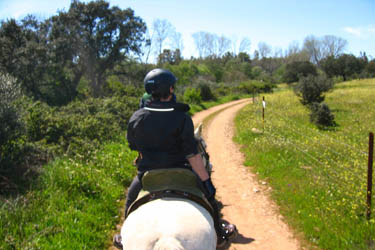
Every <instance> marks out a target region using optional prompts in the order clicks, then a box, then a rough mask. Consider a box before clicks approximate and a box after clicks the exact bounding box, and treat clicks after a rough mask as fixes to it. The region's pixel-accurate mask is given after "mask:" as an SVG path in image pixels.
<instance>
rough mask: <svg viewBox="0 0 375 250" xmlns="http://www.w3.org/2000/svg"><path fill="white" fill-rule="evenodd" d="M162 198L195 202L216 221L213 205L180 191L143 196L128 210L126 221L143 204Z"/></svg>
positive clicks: (152, 193) (164, 191) (163, 191)
mask: <svg viewBox="0 0 375 250" xmlns="http://www.w3.org/2000/svg"><path fill="white" fill-rule="evenodd" d="M161 198H182V199H188V200H191V201H194V202H195V203H197V204H198V205H201V206H202V207H203V208H205V209H206V210H207V211H208V212H209V213H210V214H211V217H212V218H213V220H216V216H214V211H213V208H212V207H211V205H210V204H209V203H208V202H206V201H205V200H204V199H202V198H201V197H199V196H197V195H194V194H191V193H187V192H182V191H178V190H161V191H155V192H151V193H149V194H147V195H145V196H143V197H142V198H140V199H138V200H136V201H135V202H134V203H133V204H132V205H131V206H130V207H129V209H128V211H127V213H126V215H125V219H126V218H127V217H128V216H129V214H130V213H131V212H133V211H134V210H136V209H137V208H139V207H140V206H142V205H143V204H145V203H147V202H149V201H152V200H156V199H161Z"/></svg>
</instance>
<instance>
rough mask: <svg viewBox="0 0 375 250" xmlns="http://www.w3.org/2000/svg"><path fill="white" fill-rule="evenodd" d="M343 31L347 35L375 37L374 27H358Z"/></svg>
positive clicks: (346, 28)
mask: <svg viewBox="0 0 375 250" xmlns="http://www.w3.org/2000/svg"><path fill="white" fill-rule="evenodd" d="M343 30H344V31H345V32H347V33H349V34H352V35H354V36H358V37H369V36H375V25H367V26H360V27H344V28H343Z"/></svg>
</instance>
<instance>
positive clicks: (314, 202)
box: [235, 79, 375, 249]
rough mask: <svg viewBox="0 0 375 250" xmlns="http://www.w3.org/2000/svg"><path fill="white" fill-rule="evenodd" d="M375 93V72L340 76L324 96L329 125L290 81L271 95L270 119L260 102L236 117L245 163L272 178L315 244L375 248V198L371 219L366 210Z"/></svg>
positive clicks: (294, 222)
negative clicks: (320, 123) (317, 118)
mask: <svg viewBox="0 0 375 250" xmlns="http://www.w3.org/2000/svg"><path fill="white" fill-rule="evenodd" d="M374 96H375V79H367V80H360V81H351V82H345V83H340V84H337V85H336V86H335V88H334V90H333V91H332V92H330V93H327V94H326V100H325V102H326V103H327V104H328V106H329V107H330V108H331V110H332V111H333V114H334V115H335V121H336V123H337V124H338V126H337V127H335V128H333V129H328V130H319V129H317V128H316V127H315V126H314V125H312V124H311V123H310V122H309V111H308V109H307V108H305V107H304V106H302V105H301V104H300V102H299V100H298V98H297V97H296V96H295V95H294V93H293V91H291V90H287V89H285V90H281V91H276V92H275V93H274V94H271V95H265V99H266V102H267V105H266V109H265V122H264V125H263V121H262V106H261V103H260V102H258V103H256V104H254V105H249V106H247V107H246V108H245V109H243V110H242V111H241V112H240V113H239V115H238V116H237V118H236V121H235V122H236V127H237V136H236V138H235V140H236V141H237V142H238V143H240V144H242V145H243V147H242V150H243V152H244V153H245V155H246V163H245V164H246V165H247V166H249V167H251V168H252V169H253V171H254V172H256V173H258V176H259V178H260V179H265V180H267V182H268V183H269V184H270V185H271V186H272V188H273V192H272V196H273V198H274V199H275V200H276V202H277V203H278V204H279V206H280V212H281V213H282V214H283V215H284V217H285V218H286V219H287V221H288V223H289V224H290V225H291V226H292V227H293V228H295V230H296V231H299V232H303V234H304V235H305V237H306V239H307V240H308V241H309V242H310V243H311V245H310V247H311V246H314V245H315V246H318V247H320V248H322V249H375V219H374V217H375V209H374V206H373V209H372V219H371V220H367V219H366V216H365V213H366V185H367V161H368V159H367V152H368V134H369V132H370V131H374V130H375V102H374ZM263 126H264V127H263ZM254 128H255V129H257V130H258V131H259V130H260V131H262V133H254V132H253V131H255V130H254ZM373 201H374V199H373Z"/></svg>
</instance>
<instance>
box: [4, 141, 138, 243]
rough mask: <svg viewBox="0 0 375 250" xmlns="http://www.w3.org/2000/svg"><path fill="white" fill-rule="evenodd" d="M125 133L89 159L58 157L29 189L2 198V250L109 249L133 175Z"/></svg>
mask: <svg viewBox="0 0 375 250" xmlns="http://www.w3.org/2000/svg"><path fill="white" fill-rule="evenodd" d="M122 138H123V139H122V141H119V142H112V143H107V144H106V145H103V147H102V148H101V149H99V150H98V151H97V152H95V153H93V157H92V158H91V159H90V160H86V161H82V160H79V159H76V160H73V159H66V158H65V159H57V160H55V161H54V162H52V163H50V164H48V165H46V166H44V169H43V171H42V174H41V175H40V176H39V179H38V180H36V181H35V184H34V187H33V188H32V189H31V190H29V192H28V193H27V194H25V195H24V196H19V197H18V198H16V199H15V198H8V199H5V198H3V199H2V200H0V204H1V205H0V249H105V248H107V247H108V244H109V242H111V241H110V237H111V234H112V232H113V231H114V230H115V229H116V224H117V223H118V222H120V216H119V209H120V207H123V206H124V203H123V201H121V200H123V199H124V197H125V187H126V186H128V185H129V183H130V181H131V180H132V177H133V175H134V174H135V168H134V167H133V166H132V165H131V163H132V161H133V159H134V158H135V156H136V155H135V154H134V152H130V150H129V148H128V147H127V145H126V142H125V136H124V135H123V136H122Z"/></svg>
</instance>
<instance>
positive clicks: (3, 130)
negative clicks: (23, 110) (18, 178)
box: [0, 74, 22, 169]
mask: <svg viewBox="0 0 375 250" xmlns="http://www.w3.org/2000/svg"><path fill="white" fill-rule="evenodd" d="M19 96H20V88H19V86H18V85H17V83H16V80H15V79H14V78H13V77H11V76H9V75H4V74H0V169H4V168H8V167H9V165H10V163H11V161H12V159H17V157H18V154H17V152H18V151H19V145H18V144H17V143H16V141H17V140H18V138H19V137H20V136H21V135H22V122H21V120H20V115H19V111H18V109H17V107H16V105H15V100H16V99H17V98H18V97H19Z"/></svg>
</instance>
